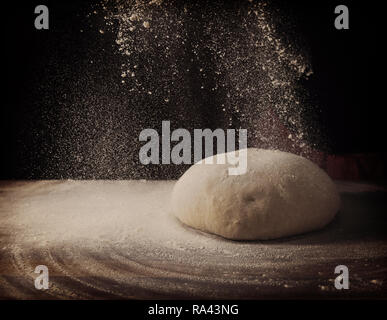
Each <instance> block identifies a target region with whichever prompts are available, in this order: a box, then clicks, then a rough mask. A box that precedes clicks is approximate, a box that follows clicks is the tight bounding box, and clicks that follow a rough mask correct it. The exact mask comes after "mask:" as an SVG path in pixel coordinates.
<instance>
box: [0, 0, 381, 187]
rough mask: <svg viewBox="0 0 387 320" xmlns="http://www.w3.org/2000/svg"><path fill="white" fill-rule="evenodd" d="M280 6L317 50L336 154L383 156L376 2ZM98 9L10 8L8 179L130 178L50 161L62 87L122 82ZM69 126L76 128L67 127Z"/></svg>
mask: <svg viewBox="0 0 387 320" xmlns="http://www.w3.org/2000/svg"><path fill="white" fill-rule="evenodd" d="M276 2H277V3H278V4H279V6H282V7H283V8H285V10H286V8H287V7H289V12H291V14H292V15H294V18H295V19H294V21H295V30H296V32H299V33H300V34H301V35H302V37H304V39H305V41H306V43H307V44H308V46H309V48H310V52H311V56H312V64H313V69H314V75H313V76H312V77H311V79H310V81H308V83H307V86H308V87H310V89H311V92H313V94H314V95H315V96H316V98H317V99H318V101H319V102H320V105H321V109H322V113H321V115H320V116H319V121H320V122H321V125H322V127H323V128H324V130H325V132H326V134H327V136H328V138H329V141H330V153H333V154H345V153H384V151H385V143H384V136H385V135H384V132H385V127H384V126H385V119H384V117H383V114H384V113H383V105H382V104H381V103H380V102H378V98H379V97H378V96H379V88H380V84H379V80H378V78H377V77H378V74H379V73H380V72H381V61H382V60H381V59H380V57H379V55H378V54H377V52H378V49H379V47H380V44H379V43H380V41H381V40H378V39H380V38H378V36H377V31H378V26H377V20H376V17H375V11H377V7H376V6H375V5H372V4H371V3H364V2H361V3H355V2H353V1H346V2H345V3H342V2H341V1H324V0H321V1H313V2H312V1H292V2H291V3H290V2H288V3H286V2H285V1H282V2H281V1H276ZM38 4H45V5H47V6H48V8H49V10H50V29H49V30H36V29H35V28H34V19H35V14H34V8H35V6H36V5H38ZM339 4H345V5H347V6H348V7H349V11H350V29H349V30H336V29H335V28H334V25H333V22H334V19H335V14H334V8H335V6H337V5H339ZM92 8H93V3H91V2H86V1H83V2H81V1H74V0H72V1H45V2H44V3H40V2H39V3H38V2H35V1H23V3H16V2H14V3H12V4H10V5H8V8H7V10H5V11H4V15H3V19H2V24H3V26H2V31H3V45H2V51H3V57H2V62H3V66H2V74H3V84H2V91H3V97H4V99H3V103H2V107H1V114H0V127H1V129H0V130H1V132H0V134H1V138H0V148H1V168H0V178H1V179H25V178H47V177H48V178H52V177H55V178H61V177H62V178H69V177H75V178H121V177H123V175H121V174H120V173H117V174H114V173H104V174H100V173H98V172H97V173H96V174H92V173H90V172H91V171H93V168H94V167H93V165H90V166H89V167H87V166H85V167H84V168H82V170H81V169H79V170H78V171H75V173H74V174H67V172H70V168H66V163H69V161H70V160H69V159H66V157H62V158H61V159H56V160H55V161H54V162H53V160H52V159H54V158H55V149H57V148H61V147H62V146H60V145H59V146H58V142H57V141H54V140H52V141H51V140H50V139H53V137H52V135H50V134H49V133H50V130H57V129H58V128H60V125H61V123H60V122H61V120H62V119H61V117H60V116H58V114H60V112H61V110H62V109H63V108H66V103H68V101H72V100H74V99H77V97H76V96H74V93H73V92H72V91H71V86H69V87H68V89H67V91H66V88H64V87H63V83H71V84H72V86H78V87H82V86H83V85H85V84H86V83H88V82H89V83H92V84H91V86H92V87H93V88H94V90H102V91H103V90H106V89H105V87H104V84H105V83H106V82H110V83H114V82H117V83H118V82H119V80H120V79H119V77H118V78H117V77H116V75H113V72H111V69H112V66H111V65H110V64H109V63H108V61H114V60H115V59H116V57H115V56H114V54H113V53H112V52H110V51H109V49H108V48H109V44H110V41H111V39H109V38H108V37H97V36H96V33H95V30H94V29H93V21H91V22H90V20H87V19H86V15H87V14H88V13H90V12H91V11H92ZM367 8H369V9H367ZM86 21H87V22H86ZM85 26H86V27H85ZM80 29H84V32H82V33H80V32H79V30H80ZM90 55H92V56H94V57H95V59H96V60H98V59H101V60H100V61H106V64H104V63H102V64H100V65H99V67H98V69H93V68H94V67H93V66H89V65H87V64H86V61H87V57H90ZM59 66H61V67H60V68H59ZM85 68H89V69H87V70H90V73H88V74H85V77H84V79H83V80H79V76H78V74H79V72H80V70H85ZM63 70H65V72H63ZM107 75H108V76H107ZM112 86H113V89H112ZM112 86H110V88H109V92H106V96H107V99H108V98H109V99H110V100H109V101H111V100H112V99H114V97H115V95H116V94H117V92H119V90H120V89H119V87H118V86H117V87H115V86H114V85H112ZM69 96H70V97H72V99H69V98H68V97H69ZM85 99H87V97H85ZM107 103H110V102H107ZM160 121H161V119H160ZM128 125H130V124H128ZM72 129H74V130H75V129H76V128H70V129H66V130H72ZM137 138H138V137H137V136H136V137H134V139H137ZM43 146H44V147H43ZM128 152H131V151H130V150H128ZM137 152H138V150H136V151H135V153H136V155H137ZM132 153H133V150H132ZM61 154H62V155H63V154H64V153H63V152H62V153H61ZM95 156H96V157H99V156H100V155H98V154H97V155H95ZM116 165H117V168H114V164H113V165H112V170H113V172H114V171H115V172H118V171H119V170H118V166H119V163H117V164H116ZM48 167H50V170H48V169H47V168H48ZM132 169H133V168H132ZM134 169H136V168H134ZM47 171H49V172H50V173H49V174H47ZM97 171H98V170H97ZM53 172H54V173H53ZM109 172H110V171H109ZM56 173H57V174H56ZM140 176H141V175H136V174H131V175H129V177H134V178H136V177H140Z"/></svg>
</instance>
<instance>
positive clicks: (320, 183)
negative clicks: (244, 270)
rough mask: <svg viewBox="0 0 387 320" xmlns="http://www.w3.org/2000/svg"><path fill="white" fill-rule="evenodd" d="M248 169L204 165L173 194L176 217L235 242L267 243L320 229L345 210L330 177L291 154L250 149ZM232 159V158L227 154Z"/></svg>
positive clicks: (192, 171) (194, 168)
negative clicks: (233, 171)
mask: <svg viewBox="0 0 387 320" xmlns="http://www.w3.org/2000/svg"><path fill="white" fill-rule="evenodd" d="M240 152H247V171H246V173H245V174H242V175H229V171H228V168H229V167H230V166H231V164H228V163H227V162H226V164H216V163H217V157H218V156H213V163H214V164H205V163H203V161H202V162H199V163H197V164H195V165H193V166H192V167H190V168H189V169H188V170H187V171H186V172H185V173H184V175H183V176H182V177H181V178H180V179H179V180H178V181H177V183H176V184H175V186H174V188H173V191H172V199H171V208H172V212H173V214H174V215H175V216H176V217H177V218H178V219H179V220H180V221H181V222H183V223H184V224H186V225H188V226H190V227H193V228H196V229H199V230H202V231H205V232H209V233H213V234H216V235H219V236H222V237H224V238H228V239H234V240H254V239H256V240H258V239H260V240H264V239H274V238H280V237H286V236H291V235H295V234H300V233H304V232H308V231H311V230H315V229H320V228H322V227H324V226H325V225H326V224H328V223H329V222H330V221H331V220H332V219H333V217H334V216H335V214H336V213H337V211H338V210H339V207H340V196H339V194H338V192H337V190H336V186H335V184H334V183H333V181H332V180H331V179H330V178H329V177H328V175H327V174H326V173H325V172H324V171H323V170H321V169H320V168H319V167H318V166H317V165H315V164H314V163H312V162H311V161H309V160H307V159H305V158H303V157H301V156H297V155H294V154H291V153H287V152H281V151H276V150H263V149H254V148H252V149H245V150H242V151H240ZM226 156H227V154H226Z"/></svg>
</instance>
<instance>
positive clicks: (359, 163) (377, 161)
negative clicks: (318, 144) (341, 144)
mask: <svg viewBox="0 0 387 320" xmlns="http://www.w3.org/2000/svg"><path fill="white" fill-rule="evenodd" d="M310 160H312V161H314V162H315V163H317V164H318V165H319V166H320V167H321V168H323V169H324V170H325V171H326V172H327V173H328V175H329V176H330V177H331V178H332V179H339V180H368V181H386V180H387V168H386V164H387V154H384V153H365V154H360V153H359V154H336V155H334V154H324V153H321V152H316V153H315V154H314V155H313V156H312V157H311V158H310Z"/></svg>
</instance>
